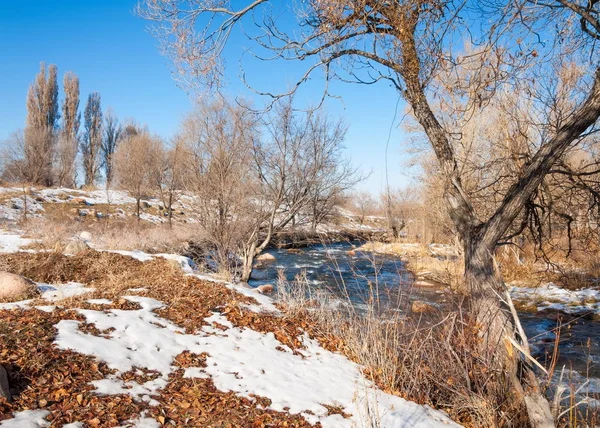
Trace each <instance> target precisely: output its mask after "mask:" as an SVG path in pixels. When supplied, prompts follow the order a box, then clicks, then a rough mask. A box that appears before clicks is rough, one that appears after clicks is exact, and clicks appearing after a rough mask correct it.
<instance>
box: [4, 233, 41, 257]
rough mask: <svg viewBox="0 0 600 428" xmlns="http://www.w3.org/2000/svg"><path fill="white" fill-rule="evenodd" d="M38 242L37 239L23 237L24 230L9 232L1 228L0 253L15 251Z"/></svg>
mask: <svg viewBox="0 0 600 428" xmlns="http://www.w3.org/2000/svg"><path fill="white" fill-rule="evenodd" d="M34 242H36V240H35V239H27V238H23V232H22V231H13V232H12V233H11V232H8V231H6V230H0V253H15V252H17V251H20V250H21V248H23V247H26V246H28V245H30V244H33V243H34Z"/></svg>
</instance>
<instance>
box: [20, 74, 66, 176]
mask: <svg viewBox="0 0 600 428" xmlns="http://www.w3.org/2000/svg"><path fill="white" fill-rule="evenodd" d="M59 117H60V115H59V112H58V83H57V69H56V66H55V65H53V64H52V65H50V66H49V67H48V70H47V71H46V65H45V64H44V63H41V65H40V71H39V73H38V74H37V75H36V78H35V81H34V82H33V84H32V85H31V86H30V87H29V92H28V93H27V119H26V127H25V149H24V150H25V162H26V164H27V169H26V170H25V171H24V173H25V174H26V179H27V181H29V182H32V183H34V184H41V185H45V186H51V185H52V184H53V182H54V177H53V171H52V163H53V160H54V150H55V140H56V133H55V131H56V128H57V125H58V119H59ZM34 179H35V181H34Z"/></svg>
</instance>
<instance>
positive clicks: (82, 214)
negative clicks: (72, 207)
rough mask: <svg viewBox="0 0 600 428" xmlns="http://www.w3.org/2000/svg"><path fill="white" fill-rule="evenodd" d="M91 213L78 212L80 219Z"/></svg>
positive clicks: (86, 211) (85, 211)
mask: <svg viewBox="0 0 600 428" xmlns="http://www.w3.org/2000/svg"><path fill="white" fill-rule="evenodd" d="M89 213H90V212H89V211H88V210H77V214H79V216H80V217H85V216H86V215H88V214H89Z"/></svg>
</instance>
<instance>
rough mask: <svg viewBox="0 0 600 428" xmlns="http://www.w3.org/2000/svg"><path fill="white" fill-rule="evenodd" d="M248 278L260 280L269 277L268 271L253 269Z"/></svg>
mask: <svg viewBox="0 0 600 428" xmlns="http://www.w3.org/2000/svg"><path fill="white" fill-rule="evenodd" d="M250 278H252V279H257V280H259V281H262V280H265V279H269V273H268V272H267V271H265V270H257V269H253V270H252V273H251V274H250Z"/></svg>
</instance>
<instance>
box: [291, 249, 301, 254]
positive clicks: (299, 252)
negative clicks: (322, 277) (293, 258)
mask: <svg viewBox="0 0 600 428" xmlns="http://www.w3.org/2000/svg"><path fill="white" fill-rule="evenodd" d="M287 252H288V253H290V254H302V253H303V251H302V250H301V249H299V248H289V249H288V250H287Z"/></svg>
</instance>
